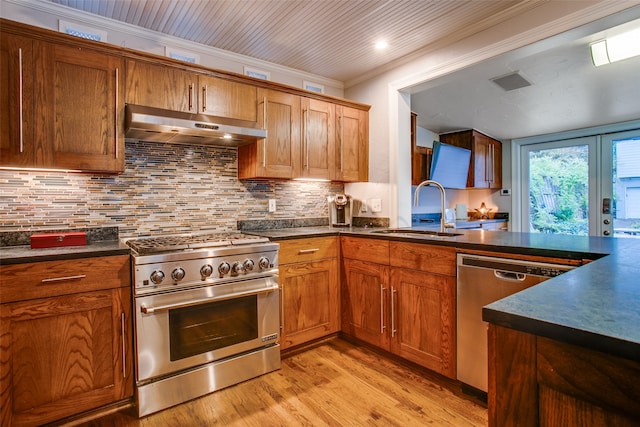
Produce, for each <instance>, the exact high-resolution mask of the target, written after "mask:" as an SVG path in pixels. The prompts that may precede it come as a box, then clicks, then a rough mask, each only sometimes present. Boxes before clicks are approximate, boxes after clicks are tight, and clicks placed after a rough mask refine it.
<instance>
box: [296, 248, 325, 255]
mask: <svg viewBox="0 0 640 427" xmlns="http://www.w3.org/2000/svg"><path fill="white" fill-rule="evenodd" d="M319 250H320V248H313V249H300V250H299V251H298V255H304V254H312V253H314V252H318V251H319Z"/></svg>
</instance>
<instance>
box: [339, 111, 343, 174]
mask: <svg viewBox="0 0 640 427" xmlns="http://www.w3.org/2000/svg"><path fill="white" fill-rule="evenodd" d="M338 121H339V122H340V123H339V124H340V172H343V167H342V166H343V165H344V114H340V117H338Z"/></svg>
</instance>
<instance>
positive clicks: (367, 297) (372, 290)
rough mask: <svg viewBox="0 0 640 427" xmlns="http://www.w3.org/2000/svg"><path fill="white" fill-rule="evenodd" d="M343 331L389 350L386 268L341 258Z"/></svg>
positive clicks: (387, 269) (387, 274)
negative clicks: (342, 266) (342, 263)
mask: <svg viewBox="0 0 640 427" xmlns="http://www.w3.org/2000/svg"><path fill="white" fill-rule="evenodd" d="M343 262H344V268H343V274H344V277H343V280H342V286H343V289H342V331H343V332H345V333H347V334H349V335H352V336H354V337H356V338H358V339H361V340H363V341H366V342H368V343H370V344H373V345H375V346H377V347H380V348H383V349H386V350H388V349H389V338H388V337H389V335H388V331H387V326H388V322H389V313H388V304H389V302H388V301H389V291H390V290H389V286H388V285H389V283H388V277H389V267H387V266H385V265H380V264H373V263H368V262H363V261H357V260H353V259H344V260H343Z"/></svg>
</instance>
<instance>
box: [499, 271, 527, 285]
mask: <svg viewBox="0 0 640 427" xmlns="http://www.w3.org/2000/svg"><path fill="white" fill-rule="evenodd" d="M493 275H494V276H496V277H497V278H498V279H501V280H510V281H512V282H524V280H525V279H526V278H527V275H526V274H523V273H514V272H511V271H503V270H493Z"/></svg>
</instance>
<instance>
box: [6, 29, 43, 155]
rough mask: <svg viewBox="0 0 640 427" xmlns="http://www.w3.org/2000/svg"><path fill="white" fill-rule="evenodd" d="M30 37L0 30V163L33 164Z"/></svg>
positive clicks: (31, 43) (31, 50) (31, 44)
mask: <svg viewBox="0 0 640 427" xmlns="http://www.w3.org/2000/svg"><path fill="white" fill-rule="evenodd" d="M34 72H35V70H34V67H33V40H32V39H30V38H28V37H21V36H17V35H14V34H8V33H0V163H1V165H2V166H14V167H28V166H34V165H35V164H36V163H37V160H36V153H37V151H36V150H35V147H34V139H33V122H34V121H33V83H34V79H33V73H34Z"/></svg>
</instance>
